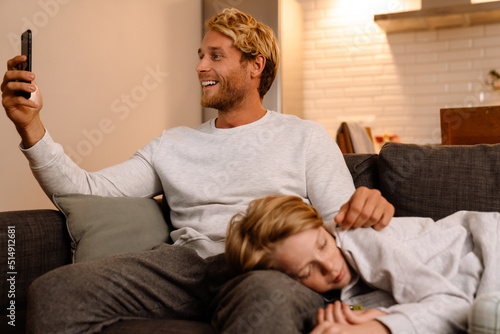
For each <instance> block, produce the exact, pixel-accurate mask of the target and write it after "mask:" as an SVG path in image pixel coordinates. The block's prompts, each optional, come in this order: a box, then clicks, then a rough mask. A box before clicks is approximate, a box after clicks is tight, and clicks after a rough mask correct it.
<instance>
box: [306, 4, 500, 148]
mask: <svg viewBox="0 0 500 334" xmlns="http://www.w3.org/2000/svg"><path fill="white" fill-rule="evenodd" d="M299 1H300V3H301V4H302V6H303V10H304V30H305V33H304V38H305V44H304V48H305V51H304V71H305V72H304V80H305V81H304V117H305V118H307V119H310V120H314V121H317V122H319V123H321V124H323V125H324V126H326V127H327V129H328V130H329V132H330V133H331V134H332V135H335V133H336V131H337V128H338V126H339V125H340V122H342V121H361V122H363V124H365V125H366V126H370V127H371V128H372V133H373V134H374V135H378V134H382V133H384V132H389V133H392V134H397V135H398V136H399V137H400V138H401V140H402V141H403V142H411V143H419V144H427V143H440V142H441V137H440V127H439V109H440V108H446V107H467V106H483V105H499V104H500V90H496V91H495V90H493V89H492V88H491V87H489V86H488V85H486V84H485V81H486V80H487V79H489V76H488V72H489V71H490V70H492V69H496V70H497V71H498V70H500V23H498V24H486V25H478V26H471V27H459V28H449V29H441V30H435V31H418V32H404V33H393V34H389V35H386V34H385V33H384V32H383V31H382V30H381V29H380V28H379V27H378V26H377V25H376V24H375V23H374V22H373V15H374V14H378V13H384V12H393V11H401V10H408V9H412V8H407V7H408V5H409V3H410V2H411V1H410V2H409V1H401V0H299ZM410 5H412V4H410ZM405 6H406V8H405Z"/></svg>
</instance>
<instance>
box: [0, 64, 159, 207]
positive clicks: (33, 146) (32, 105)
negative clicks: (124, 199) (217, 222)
mask: <svg viewBox="0 0 500 334" xmlns="http://www.w3.org/2000/svg"><path fill="white" fill-rule="evenodd" d="M25 60H26V56H17V57H14V58H12V59H10V60H9V61H8V62H7V72H6V73H5V75H4V78H3V82H2V85H1V89H2V92H3V94H2V104H3V106H4V108H5V111H6V113H7V116H8V117H9V118H10V119H11V120H12V122H13V123H14V125H15V126H16V129H17V131H18V132H19V134H20V136H21V139H22V146H23V147H22V151H23V153H24V154H25V155H26V157H27V158H28V160H29V163H30V167H31V170H32V172H33V174H34V175H35V177H36V179H37V180H38V182H39V183H40V186H41V187H42V188H43V190H44V191H45V193H46V194H47V195H48V196H49V198H50V197H51V196H52V195H53V194H55V193H60V194H64V193H82V194H95V195H101V196H136V197H152V196H155V195H157V194H159V193H161V191H162V187H161V183H160V181H159V179H158V176H157V175H156V173H155V171H154V168H153V167H152V166H151V164H150V159H151V157H152V156H153V155H154V150H155V148H156V144H157V141H153V142H152V143H150V144H149V145H148V147H147V148H146V149H143V150H142V152H143V153H146V156H145V155H144V154H141V153H140V152H138V153H137V154H135V155H134V156H133V157H132V158H131V159H129V160H128V161H126V162H124V163H121V164H119V165H116V166H113V167H110V168H107V169H104V170H101V171H98V172H94V173H89V172H87V171H85V170H83V169H81V168H80V167H79V166H78V165H77V164H75V163H74V162H73V161H72V160H71V159H70V158H69V157H68V156H67V155H66V154H64V151H63V149H62V147H61V145H59V144H56V143H54V142H53V141H52V138H51V137H50V134H49V133H48V132H47V131H46V130H45V127H44V126H43V124H42V121H41V119H40V110H41V109H42V106H43V102H42V95H41V93H40V91H39V89H38V87H37V85H36V83H34V82H33V80H34V78H35V76H34V74H33V73H31V72H26V71H20V70H18V69H17V68H18V65H19V64H21V63H22V62H24V61H25ZM20 80H25V81H32V83H31V84H30V83H26V82H21V81H20ZM20 90H22V91H29V92H31V93H32V94H31V98H30V99H29V100H28V99H25V98H24V97H22V96H18V95H17V94H16V92H18V91H20ZM148 153H149V155H147V154H148Z"/></svg>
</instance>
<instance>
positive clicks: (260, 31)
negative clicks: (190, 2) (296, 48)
mask: <svg viewBox="0 0 500 334" xmlns="http://www.w3.org/2000/svg"><path fill="white" fill-rule="evenodd" d="M205 26H206V28H207V29H208V30H213V31H218V32H220V33H223V34H224V35H226V36H228V37H230V38H231V39H232V40H233V43H234V45H235V46H236V47H237V48H238V49H239V50H240V51H241V52H243V56H242V58H241V59H242V61H244V60H251V59H254V58H255V57H256V56H257V55H259V54H261V55H263V56H264V58H266V65H265V67H264V70H263V71H262V74H261V78H260V86H259V95H260V98H261V99H262V98H264V95H266V93H267V92H268V91H269V88H271V85H272V84H273V81H274V79H275V78H276V74H277V73H278V67H279V63H280V54H279V47H278V41H277V40H276V36H275V35H274V32H273V30H272V29H271V28H270V27H268V26H267V25H265V24H263V23H261V22H257V21H256V20H255V19H254V18H253V17H252V16H250V15H248V14H245V13H242V12H240V11H239V10H237V9H235V8H231V9H224V10H223V11H222V13H220V14H218V15H216V16H215V17H213V18H211V19H210V20H208V21H207V22H206V23H205Z"/></svg>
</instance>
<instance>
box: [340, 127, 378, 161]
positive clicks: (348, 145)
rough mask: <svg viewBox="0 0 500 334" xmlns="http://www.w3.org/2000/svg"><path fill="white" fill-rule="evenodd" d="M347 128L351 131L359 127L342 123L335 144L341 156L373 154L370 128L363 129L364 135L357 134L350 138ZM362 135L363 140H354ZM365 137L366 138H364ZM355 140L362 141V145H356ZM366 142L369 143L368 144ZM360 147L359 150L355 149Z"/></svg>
mask: <svg viewBox="0 0 500 334" xmlns="http://www.w3.org/2000/svg"><path fill="white" fill-rule="evenodd" d="M349 127H351V131H352V130H353V128H355V127H359V125H356V124H347V123H346V122H342V124H340V127H339V129H338V131H337V144H338V145H339V147H340V150H341V151H342V153H343V154H347V153H375V148H374V147H373V137H372V132H371V129H370V128H364V130H365V131H366V133H364V131H363V133H359V131H358V133H357V134H358V136H354V137H353V136H352V135H351V132H349ZM360 135H362V136H363V137H364V138H356V137H359V136H360ZM365 135H366V136H365ZM356 140H358V142H359V141H362V142H363V144H364V145H357V144H356ZM368 141H369V142H370V143H371V144H369V143H368ZM360 146H361V147H362V148H361V149H359V148H358V149H356V147H360Z"/></svg>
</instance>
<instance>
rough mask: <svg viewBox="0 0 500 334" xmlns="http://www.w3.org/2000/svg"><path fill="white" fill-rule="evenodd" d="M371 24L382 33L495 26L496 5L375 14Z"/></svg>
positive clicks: (499, 11)
mask: <svg viewBox="0 0 500 334" xmlns="http://www.w3.org/2000/svg"><path fill="white" fill-rule="evenodd" d="M374 21H375V22H376V23H377V24H378V25H379V26H380V27H381V28H382V30H384V31H385V32H386V33H393V32H402V31H418V30H435V29H440V28H451V27H463V26H472V25H477V24H485V23H493V22H497V23H498V22H500V1H494V2H485V3H478V4H466V5H457V6H451V7H438V8H428V9H422V10H414V11H408V12H398V13H388V14H377V15H375V16H374Z"/></svg>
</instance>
